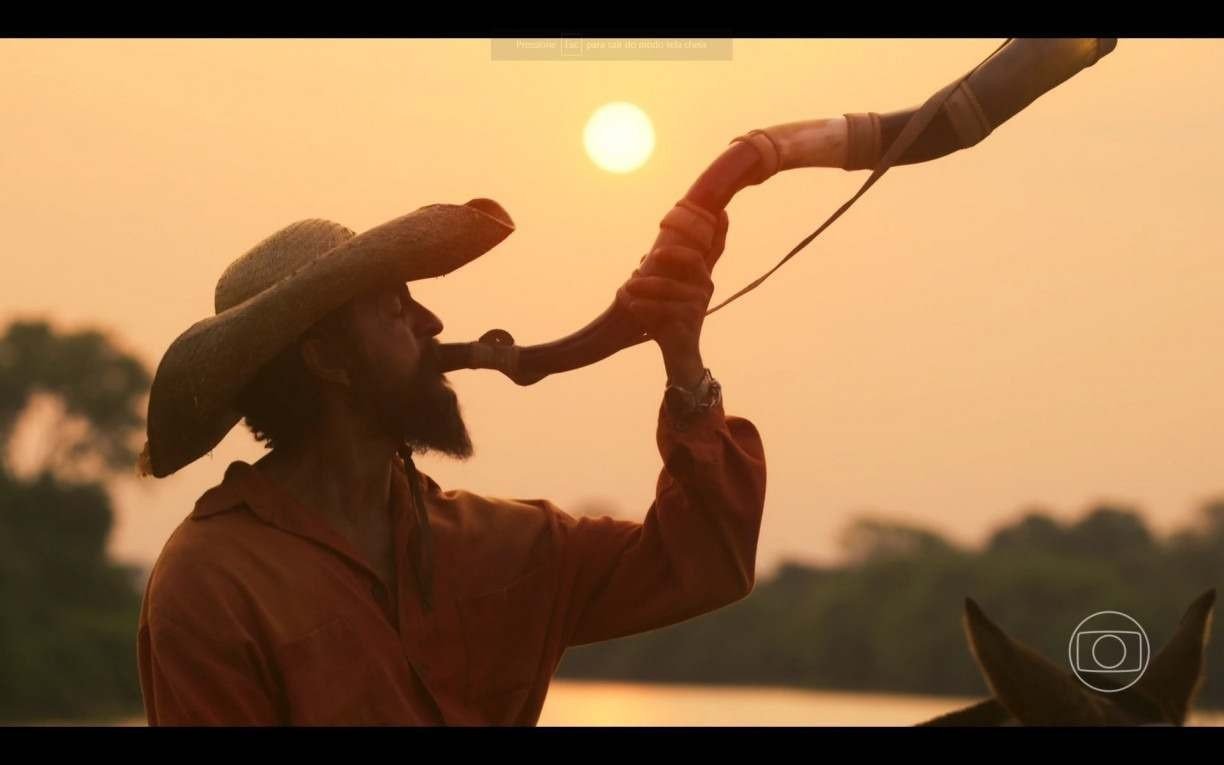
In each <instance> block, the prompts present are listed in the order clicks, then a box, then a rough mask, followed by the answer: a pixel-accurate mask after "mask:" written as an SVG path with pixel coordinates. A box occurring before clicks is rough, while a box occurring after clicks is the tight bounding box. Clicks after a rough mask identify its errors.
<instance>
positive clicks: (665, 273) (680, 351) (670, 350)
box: [616, 211, 729, 388]
mask: <svg viewBox="0 0 1224 765" xmlns="http://www.w3.org/2000/svg"><path fill="white" fill-rule="evenodd" d="M728 225H729V220H728V218H727V213H726V211H723V212H721V213H720V215H719V219H718V228H717V230H716V231H715V233H714V242H713V244H712V245H711V247H710V252H709V253H706V252H703V251H702V250H700V249H697V248H694V247H689V246H686V245H665V246H663V247H659V248H658V249H656V250H654V251H652V252H651V253H650V254H649V255H647V256H646V257H645V258H644V259H643V260H642V264H641V265H640V266H639V267H638V268H637V270H635V271H634V272H633V276H632V277H630V278H629V280H628V281H626V282H625V283H624V284H623V285H621V288H620V289H619V290H617V292H616V299H617V300H618V301H620V303H621V304H622V305H624V306H625V307H626V308H627V309H628V310H629V311H630V313H632V314H633V316H634V317H635V318H636V319H637V320H638V322H639V323H640V324H641V325H642V328H643V329H645V330H646V332H647V333H648V334H649V335H650V337H651V339H653V340H654V341H655V342H656V343H658V344H659V348H660V350H662V352H663V364H664V366H665V367H666V369H667V381H668V383H669V384H672V385H680V386H683V387H685V388H691V387H693V386H695V385H697V383H699V382H700V381H701V378H702V376H703V374H704V373H705V365H704V364H703V363H702V361H701V350H700V341H701V325H702V323H703V322H704V321H705V313H706V309H707V308H708V307H709V305H710V297H711V296H712V295H713V294H714V282H713V281H711V279H710V269H709V267H708V266H707V265H706V264H707V262H712V261H715V260H717V259H718V256H719V255H721V254H722V251H723V247H725V246H726V242H727V227H728Z"/></svg>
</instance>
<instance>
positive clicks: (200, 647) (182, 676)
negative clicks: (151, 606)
mask: <svg viewBox="0 0 1224 765" xmlns="http://www.w3.org/2000/svg"><path fill="white" fill-rule="evenodd" d="M139 654H140V685H141V689H142V690H143V692H144V702H145V714H146V715H147V717H148V721H149V725H151V726H158V725H278V724H280V723H281V720H280V718H279V716H278V715H277V712H276V707H275V704H274V703H273V697H272V695H271V694H269V693H268V692H267V691H266V689H265V688H264V687H262V685H261V684H260V683H259V682H258V681H257V680H255V679H254V678H256V677H257V676H258V672H257V669H256V667H255V666H254V665H253V664H252V663H251V662H250V661H249V660H248V659H246V658H244V656H243V652H242V650H241V648H240V647H239V646H237V645H228V644H225V643H222V642H218V641H216V640H214V639H212V638H210V637H208V636H206V635H202V634H200V633H198V632H195V631H193V630H190V629H187V628H184V627H183V626H181V625H178V624H175V623H173V622H166V621H161V622H154V623H152V624H149V625H145V626H143V627H142V628H141V630H140V642H139Z"/></svg>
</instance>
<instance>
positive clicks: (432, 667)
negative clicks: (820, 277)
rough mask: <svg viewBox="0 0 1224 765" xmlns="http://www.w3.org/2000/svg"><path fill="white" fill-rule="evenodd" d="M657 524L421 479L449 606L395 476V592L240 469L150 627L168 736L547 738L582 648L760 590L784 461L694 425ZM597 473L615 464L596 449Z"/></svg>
mask: <svg viewBox="0 0 1224 765" xmlns="http://www.w3.org/2000/svg"><path fill="white" fill-rule="evenodd" d="M656 442H657V446H658V448H659V452H660V454H661V455H662V457H663V463H664V466H663V469H662V471H661V473H660V474H659V477H658V481H657V483H656V490H655V501H654V503H653V504H652V505H651V506H650V509H649V511H648V512H647V514H646V517H645V519H644V521H643V522H641V523H638V522H634V521H627V520H618V519H613V518H610V517H601V518H591V517H580V518H574V517H572V516H570V515H569V514H567V513H565V512H563V511H562V510H560V509H559V508H557V507H556V506H555V505H554V504H553V503H551V502H549V501H548V500H544V499H501V498H493V497H483V496H478V495H476V494H472V493H470V492H466V491H462V490H448V491H443V490H442V489H441V488H440V487H439V486H438V484H437V483H435V482H434V481H433V479H431V478H429V477H428V476H426V475H424V474H423V473H422V474H419V475H420V476H421V480H422V482H423V485H422V487H421V488H422V492H423V496H424V504H425V506H426V511H427V513H428V518H429V523H430V527H431V529H432V536H433V550H434V553H433V558H434V568H433V586H432V588H433V598H432V607H431V608H429V609H426V608H425V607H424V606H423V605H422V602H421V598H420V593H419V590H418V588H417V582H416V577H415V575H414V574H413V566H412V565H411V563H410V560H409V550H410V549H411V547H410V545H411V542H412V541H413V535H414V532H415V529H416V527H417V525H416V520H415V519H416V514H415V512H414V509H413V505H412V492H411V490H410V489H411V487H410V485H409V483H408V481H409V478H408V475H409V473H407V472H405V471H404V470H403V464H402V463H401V462H399V461H398V460H397V465H398V466H399V468H400V469H397V470H395V471H392V472H393V479H392V489H391V502H392V507H391V510H392V519H393V520H392V524H393V532H392V533H393V535H394V540H395V545H394V547H395V558H396V560H395V564H396V582H395V584H396V586H395V588H394V590H395V591H394V592H388V591H387V588H386V587H385V586H384V585H383V583H382V581H381V579H380V578H379V576H378V575H377V574H375V573H374V571H372V570H371V569H370V568H368V567H367V565H366V564H365V563H363V562H362V559H361V557H360V556H359V555H358V554H357V552H356V550H355V549H354V548H353V546H352V545H351V544H349V543H348V541H347V540H346V539H345V538H344V537H343V536H341V535H340V534H339V533H337V532H336V531H334V530H333V529H332V528H331V527H330V526H329V525H328V524H327V523H326V522H325V521H324V520H323V519H322V516H321V515H319V514H317V513H316V512H314V511H312V510H311V509H310V508H308V507H305V506H302V505H301V504H299V503H297V502H296V501H295V500H294V499H293V498H292V497H290V496H289V494H288V492H287V491H286V490H285V489H284V488H282V487H281V486H280V485H278V484H277V483H275V482H273V481H272V480H271V479H270V478H268V477H267V476H266V475H264V474H261V473H260V472H259V470H258V469H257V468H255V467H253V466H251V465H248V464H247V463H245V462H234V463H232V464H231V465H230V466H229V468H228V469H227V470H226V472H225V479H224V480H223V481H222V483H221V484H219V485H217V486H215V487H213V488H212V489H209V490H208V491H207V492H206V493H205V494H204V495H203V496H202V497H200V499H199V501H198V502H197V503H196V506H195V509H194V511H193V512H192V513H191V515H190V516H189V517H188V518H187V519H185V520H184V521H183V523H182V524H180V525H179V527H178V528H177V529H176V530H175V531H174V533H173V534H172V535H171V537H170V539H169V540H168V541H167V542H166V545H165V547H164V549H163V550H162V552H161V555H160V556H159V557H158V560H157V562H156V564H155V565H154V567H153V571H152V574H151V576H150V578H149V583H148V587H147V589H146V591H145V595H144V601H143V607H142V609H141V615H140V631H139V637H138V654H139V669H140V683H141V688H142V690H143V693H144V703H145V710H146V713H147V715H148V719H149V724H150V725H251V724H254V725H281V724H290V725H368V724H389V725H418V724H423V725H440V724H448V725H473V724H474V725H503V724H509V725H533V724H535V723H536V721H537V720H538V719H539V715H540V710H541V708H542V707H543V705H544V696H545V694H546V693H547V691H548V685H549V682H550V681H551V679H552V676H553V673H554V671H555V670H556V667H557V664H558V662H559V661H560V660H561V656H562V654H563V653H564V651H565V649H566V648H567V647H569V646H573V645H581V644H584V643H592V642H595V641H600V640H609V639H611V638H616V637H622V636H625V635H631V634H634V633H638V632H643V631H646V630H652V629H656V628H659V627H663V626H666V625H669V624H674V623H676V622H679V621H683V620H686V619H690V618H692V617H694V616H697V615H699V614H703V613H706V612H709V611H712V610H714V609H717V608H720V607H722V606H725V605H727V604H729V603H732V602H734V601H736V600H739V599H741V598H743V597H744V596H746V595H747V594H748V593H749V592H750V591H751V589H752V586H753V581H754V566H755V559H756V546H757V536H758V532H759V530H760V523H761V514H762V511H763V508H764V502H765V458H764V450H763V448H762V445H761V438H760V435H759V434H758V432H757V430H756V428H755V427H754V426H753V425H752V423H750V422H748V421H747V420H745V419H742V418H738V417H726V416H725V415H724V412H723V408H722V405H721V404H719V405H717V406H716V407H715V408H713V409H711V410H710V411H709V412H707V413H705V414H703V415H700V416H699V418H698V419H697V420H696V421H695V422H693V423H692V424H690V425H688V426H687V427H686V428H684V429H683V430H682V429H678V428H677V427H675V423H673V422H672V421H671V419H670V415H669V414H668V410H667V408H666V407H665V406H662V407H660V412H659V422H658V428H657V432H656ZM590 456H591V459H592V461H597V460H598V459H599V454H598V451H597V450H593V451H592V452H591V455H590Z"/></svg>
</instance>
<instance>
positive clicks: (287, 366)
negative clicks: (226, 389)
mask: <svg viewBox="0 0 1224 765" xmlns="http://www.w3.org/2000/svg"><path fill="white" fill-rule="evenodd" d="M346 307H347V304H346V306H341V308H339V309H337V310H336V311H333V312H332V313H330V314H328V315H327V316H326V317H325V318H323V319H322V320H320V321H319V322H318V323H316V324H315V325H314V326H313V327H311V328H310V329H309V330H307V331H306V332H305V333H303V334H302V336H301V337H299V338H297V339H296V340H294V341H293V342H292V343H290V344H289V345H288V346H286V347H285V348H284V350H282V351H281V352H280V353H278V354H277V355H276V356H275V357H273V358H272V360H271V361H269V362H268V363H266V364H264V365H263V367H261V368H260V370H259V372H257V373H256V375H255V377H254V378H253V379H252V380H251V381H250V382H249V383H247V385H246V387H245V388H243V389H242V391H240V392H239V394H238V396H237V398H236V399H235V401H234V407H235V409H237V410H238V413H239V414H241V415H242V417H243V419H244V420H245V422H246V426H247V428H248V429H249V430H250V431H251V434H252V435H253V436H254V437H255V440H256V441H259V442H262V443H263V444H264V446H265V447H266V448H267V449H282V448H294V447H297V446H300V445H301V444H302V442H303V441H304V440H305V437H306V435H307V434H308V433H309V432H310V429H311V426H313V425H314V424H315V422H316V421H317V420H318V417H319V414H320V412H321V410H322V406H323V384H322V382H321V381H320V380H319V378H318V377H317V376H315V374H314V373H313V372H311V371H310V370H309V369H308V368H307V367H306V362H305V361H304V360H303V359H302V353H301V342H302V340H303V339H305V338H306V337H308V336H309V335H311V334H318V333H335V332H338V331H342V326H343V317H344V312H345V308H346Z"/></svg>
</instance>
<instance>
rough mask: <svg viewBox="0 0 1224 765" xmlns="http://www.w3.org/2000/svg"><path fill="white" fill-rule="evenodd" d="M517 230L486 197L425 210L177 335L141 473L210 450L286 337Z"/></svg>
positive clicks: (436, 272) (155, 392) (451, 266)
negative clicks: (355, 299)
mask: <svg viewBox="0 0 1224 765" xmlns="http://www.w3.org/2000/svg"><path fill="white" fill-rule="evenodd" d="M513 231H514V223H513V221H512V220H511V219H510V216H509V214H508V213H506V211H505V210H504V209H503V208H502V207H501V206H500V205H499V204H497V203H496V202H494V201H493V200H490V199H473V200H472V201H470V202H467V203H466V204H462V205H454V204H434V205H427V206H425V207H422V208H421V209H419V210H416V211H415V212H412V213H409V214H407V215H404V216H402V217H399V218H396V219H395V220H392V221H389V222H387V223H384V224H382V225H380V226H377V227H375V228H372V229H370V230H369V231H366V232H364V233H362V234H358V235H357V236H354V237H352V238H351V239H348V240H347V241H345V242H344V243H342V244H340V245H339V246H337V247H335V248H333V249H331V250H330V251H328V252H327V253H326V254H325V255H323V256H322V257H320V258H318V259H317V260H315V261H313V262H311V263H309V264H308V265H306V266H304V267H302V268H300V269H299V270H297V271H296V272H294V273H293V274H291V275H289V276H287V277H285V278H283V279H281V280H280V281H278V282H276V283H275V284H274V285H273V286H271V287H269V288H268V289H266V290H264V291H262V292H260V293H258V294H256V295H255V296H253V297H251V298H250V299H249V300H246V301H245V302H243V303H240V304H238V305H236V306H233V307H232V308H229V309H228V310H225V311H223V312H221V313H219V314H217V315H215V316H210V317H209V318H207V319H204V320H203V321H199V322H197V323H195V324H194V325H192V326H191V327H190V328H189V329H188V330H187V331H185V332H183V333H182V334H181V335H179V336H178V338H177V339H175V341H174V342H173V343H171V345H170V348H169V349H168V350H167V351H166V354H165V356H163V357H162V360H161V362H160V363H159V364H158V367H157V373H156V375H155V376H154V378H153V386H152V389H151V391H150V395H149V412H148V441H147V443H146V444H145V448H144V452H143V453H142V454H141V456H140V463H139V466H138V470H139V472H140V473H141V474H142V475H149V474H152V475H154V476H156V477H158V478H164V477H165V476H168V475H170V474H172V473H174V472H175V471H177V470H179V469H180V468H182V467H184V466H185V465H188V464H190V463H192V462H194V461H195V460H197V459H199V458H200V457H202V456H204V455H205V454H207V453H208V452H209V451H211V450H212V449H213V448H214V447H216V445H217V444H218V443H220V442H221V439H223V438H224V437H225V435H226V434H227V433H229V432H230V430H231V429H233V427H234V425H236V424H238V421H239V420H240V419H241V415H240V414H239V413H238V412H236V411H235V410H234V408H233V404H234V400H235V399H236V397H237V395H238V393H239V392H240V391H241V390H242V389H243V388H244V387H245V386H246V385H247V384H248V383H249V382H250V381H251V380H252V379H253V378H254V376H255V374H256V373H257V372H258V371H259V369H260V368H261V367H262V366H263V365H264V364H266V363H267V362H268V361H270V360H271V359H272V358H274V357H275V356H276V355H277V354H278V353H280V351H281V350H282V349H284V348H285V347H286V346H287V345H288V344H289V343H291V342H293V341H294V340H296V339H297V338H298V337H300V336H301V335H302V333H303V332H305V331H306V330H307V329H309V328H310V327H311V326H313V325H314V324H315V323H317V322H318V321H319V320H320V319H322V318H323V317H324V316H326V315H327V314H328V313H330V312H331V311H333V310H335V309H336V308H339V307H340V306H341V305H344V304H345V303H346V302H348V301H349V300H350V299H352V298H353V297H354V296H356V295H359V294H362V293H363V292H366V291H368V290H371V289H374V288H376V287H378V286H379V285H384V284H396V283H403V282H408V281H413V280H417V279H428V278H432V277H435V276H442V275H444V274H448V273H450V272H451V271H454V270H455V269H456V268H459V267H460V266H462V265H464V264H466V263H469V262H471V261H472V260H475V259H476V258H478V257H480V256H481V255H483V254H484V253H486V252H488V251H489V250H490V249H492V248H493V247H495V246H496V245H497V244H499V243H500V242H501V241H502V240H504V239H505V238H506V237H507V236H509V235H510V234H511V233H512V232H513Z"/></svg>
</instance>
